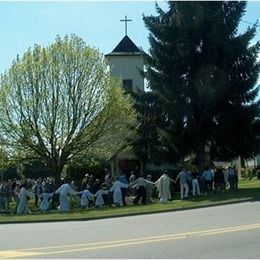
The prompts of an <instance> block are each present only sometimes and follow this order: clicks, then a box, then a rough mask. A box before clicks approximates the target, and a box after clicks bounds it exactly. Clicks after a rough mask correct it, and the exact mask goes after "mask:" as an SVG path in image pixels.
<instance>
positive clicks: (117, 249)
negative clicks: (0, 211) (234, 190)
mask: <svg viewBox="0 0 260 260" xmlns="http://www.w3.org/2000/svg"><path fill="white" fill-rule="evenodd" d="M259 241H260V202H247V203H240V204H233V205H226V206H218V207H210V208H203V209H196V210H194V209H193V210H185V211H178V212H171V213H161V214H151V215H143V216H134V217H123V218H114V219H104V220H95V221H79V222H60V223H37V224H6V225H4V224H3V225H0V258H3V259H7V258H16V259H17V258H26V259H29V258H33V259H39V258H52V259H53V258H62V259H64V258H70V259H76V258H92V259H93V258H99V259H100V258H110V259H115V258H120V259H122V258H128V259H129V258H149V259H150V258H164V259H165V258H204V259H206V258H207V259H208V258H260V246H259Z"/></svg>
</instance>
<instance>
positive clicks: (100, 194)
mask: <svg viewBox="0 0 260 260" xmlns="http://www.w3.org/2000/svg"><path fill="white" fill-rule="evenodd" d="M108 192H109V191H108V190H106V187H102V188H101V189H99V190H98V191H97V192H96V194H95V198H96V201H95V207H96V208H100V207H103V206H104V205H105V201H104V198H103V195H107V194H108Z"/></svg>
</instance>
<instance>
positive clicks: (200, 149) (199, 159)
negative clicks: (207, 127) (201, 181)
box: [195, 142, 206, 173]
mask: <svg viewBox="0 0 260 260" xmlns="http://www.w3.org/2000/svg"><path fill="white" fill-rule="evenodd" d="M195 162H196V164H197V166H198V168H199V171H200V173H202V172H203V171H204V169H205V166H206V152H205V142H200V143H199V144H198V146H197V149H196V160H195Z"/></svg>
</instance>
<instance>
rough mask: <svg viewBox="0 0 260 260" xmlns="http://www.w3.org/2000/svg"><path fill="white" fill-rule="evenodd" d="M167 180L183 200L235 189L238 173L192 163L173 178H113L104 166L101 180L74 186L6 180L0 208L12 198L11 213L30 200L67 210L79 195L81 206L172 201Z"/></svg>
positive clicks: (91, 179)
mask: <svg viewBox="0 0 260 260" xmlns="http://www.w3.org/2000/svg"><path fill="white" fill-rule="evenodd" d="M171 183H173V184H178V185H179V187H180V199H187V198H188V197H189V196H193V197H194V196H200V195H201V193H207V194H210V193H211V194H214V193H215V192H216V191H224V190H226V189H231V190H236V189H237V187H238V176H237V171H236V169H235V167H233V166H230V167H229V168H228V169H223V168H217V169H214V170H213V169H210V168H208V167H207V168H206V169H205V170H204V171H203V172H202V173H201V174H200V173H199V170H198V167H196V166H195V165H194V166H193V167H192V169H191V170H190V171H189V170H187V169H186V168H185V167H183V169H182V170H181V171H180V172H179V173H178V175H177V177H176V178H175V179H173V178H171V177H170V176H169V175H168V172H167V171H164V172H163V174H162V175H161V176H160V178H158V179H157V180H156V181H152V176H151V175H147V176H145V175H144V174H139V175H136V174H134V172H131V175H130V176H126V174H125V173H124V172H121V173H120V174H119V175H118V176H117V177H113V176H112V175H111V173H110V172H109V171H108V170H107V169H105V175H104V178H103V180H100V179H98V178H95V177H94V176H93V175H90V174H86V175H85V176H84V178H83V180H82V182H81V184H80V185H77V186H76V185H75V183H74V181H69V180H66V179H62V180H61V185H60V186H59V187H58V188H57V187H56V186H55V180H54V179H53V178H52V177H48V178H44V179H40V178H39V179H37V180H35V179H27V180H26V181H19V180H13V181H11V180H8V181H4V182H2V183H0V210H1V212H2V213H7V214H8V213H10V210H9V208H10V202H12V201H14V202H15V203H16V207H15V213H16V214H27V213H29V212H30V209H29V206H28V201H29V200H30V199H32V200H33V199H34V204H35V207H38V208H39V210H40V211H42V212H46V211H48V210H51V209H57V210H59V211H69V210H70V209H71V199H72V198H73V197H75V196H79V205H78V207H79V208H81V209H87V208H89V207H96V208H100V207H104V206H113V205H114V206H125V205H127V204H129V203H133V204H135V205H136V204H139V203H141V204H147V203H151V202H152V201H153V199H154V198H155V197H158V198H159V201H160V202H162V203H167V202H168V201H169V200H172V189H171V187H172V185H171Z"/></svg>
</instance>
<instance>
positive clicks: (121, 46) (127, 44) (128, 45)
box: [112, 35, 141, 53]
mask: <svg viewBox="0 0 260 260" xmlns="http://www.w3.org/2000/svg"><path fill="white" fill-rule="evenodd" d="M140 51H141V50H140V49H139V48H138V47H137V46H136V45H135V44H134V43H133V41H132V40H131V39H130V38H129V37H128V36H127V35H126V36H125V37H124V38H123V39H122V40H121V41H120V42H119V43H118V45H117V46H116V47H115V49H114V50H113V51H112V53H113V52H140Z"/></svg>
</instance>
